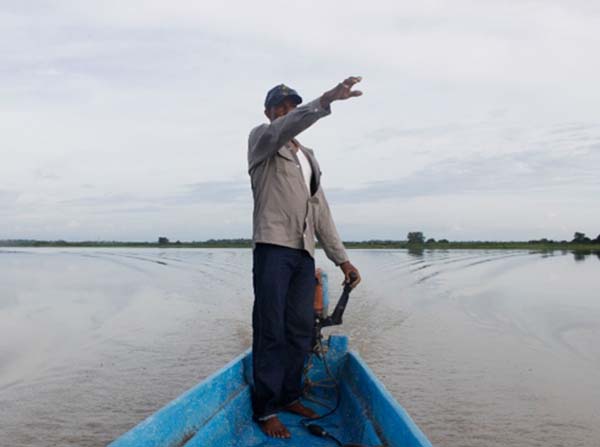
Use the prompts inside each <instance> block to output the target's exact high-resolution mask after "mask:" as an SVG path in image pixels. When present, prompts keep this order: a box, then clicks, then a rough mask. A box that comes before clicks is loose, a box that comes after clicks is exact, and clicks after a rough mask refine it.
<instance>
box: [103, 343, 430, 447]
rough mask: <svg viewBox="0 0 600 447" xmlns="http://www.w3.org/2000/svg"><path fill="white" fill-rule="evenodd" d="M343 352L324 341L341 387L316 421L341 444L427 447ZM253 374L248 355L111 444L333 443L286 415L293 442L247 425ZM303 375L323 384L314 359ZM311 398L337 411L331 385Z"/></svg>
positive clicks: (268, 446)
mask: <svg viewBox="0 0 600 447" xmlns="http://www.w3.org/2000/svg"><path fill="white" fill-rule="evenodd" d="M347 348H348V340H347V338H346V337H343V336H336V337H331V338H330V339H329V342H328V352H327V357H326V358H327V364H328V365H329V367H330V370H331V371H332V373H333V374H334V375H335V376H336V378H337V381H338V383H339V385H340V386H339V389H340V391H341V400H340V406H339V408H338V410H337V411H336V412H335V413H334V414H333V415H331V416H328V417H327V418H325V419H323V420H320V421H319V422H318V423H319V425H321V426H323V427H324V428H325V429H326V430H327V431H328V432H330V433H331V434H333V435H334V436H335V437H336V438H338V439H339V440H340V441H342V442H343V443H359V444H363V445H366V446H381V445H385V446H390V447H400V446H402V447H425V446H431V443H430V442H429V441H428V439H427V438H426V437H425V435H424V434H423V433H422V432H421V430H420V429H419V428H418V427H417V425H416V424H415V423H414V422H413V421H412V419H411V418H410V416H409V415H408V413H407V412H406V411H405V410H404V408H402V407H401V406H400V405H399V404H398V403H397V402H396V401H395V400H394V398H393V397H392V396H391V395H390V393H389V392H388V391H387V390H386V389H385V387H384V386H383V385H382V384H381V382H380V381H379V380H378V379H377V378H376V376H375V375H374V374H373V373H372V372H371V370H370V369H369V368H368V367H367V365H366V364H365V363H364V362H363V361H362V359H361V358H360V357H359V355H358V354H356V353H354V352H348V350H347ZM251 376H252V361H251V353H250V352H246V353H244V354H243V355H241V356H239V357H238V358H236V359H234V360H233V361H232V362H230V363H229V364H228V365H226V366H225V367H223V368H222V369H221V370H220V371H219V372H217V373H216V374H213V375H212V376H210V377H209V378H207V379H206V380H205V381H203V382H202V383H200V384H198V385H197V386H195V387H194V388H192V389H191V390H189V391H187V392H186V393H184V394H183V395H181V396H180V397H178V398H177V399H175V400H174V401H172V402H170V403H169V404H168V405H166V406H165V407H163V408H162V409H161V410H159V411H158V412H156V413H155V414H153V415H152V416H150V417H148V418H147V419H146V420H145V421H143V422H141V423H140V424H139V425H138V426H136V427H134V428H133V429H132V430H130V431H129V432H127V433H125V434H124V435H123V436H121V437H120V438H118V439H116V440H115V441H114V442H112V443H111V444H110V447H133V446H136V447H176V446H177V447H179V446H185V447H200V446H202V447H206V446H240V447H241V446H244V447H259V446H264V447H277V446H287V447H292V446H301V447H308V446H316V447H318V446H335V445H336V444H335V442H333V441H332V440H331V439H327V438H318V437H315V436H313V435H311V434H310V433H309V432H308V431H307V430H306V428H304V427H303V426H302V424H301V423H300V417H298V416H295V415H291V414H286V413H282V414H281V419H282V421H283V422H284V424H286V426H287V427H288V428H289V429H290V432H291V433H292V438H291V439H288V440H279V439H272V438H268V437H266V436H265V435H264V434H263V433H262V432H261V431H260V429H259V428H258V426H257V425H256V424H254V423H253V422H252V409H251V406H250V387H251ZM308 377H309V380H310V381H311V382H313V383H319V382H320V381H326V380H328V375H327V374H326V371H325V368H324V364H323V363H322V362H321V361H319V360H315V361H314V363H313V367H312V368H311V370H310V373H309V376H308ZM311 395H312V396H313V398H314V399H315V400H316V401H319V404H316V403H314V401H312V402H310V401H308V402H306V403H307V404H308V405H309V406H311V407H312V408H314V409H315V410H316V411H318V412H319V413H321V414H323V413H326V412H327V411H328V409H327V408H326V407H325V406H324V405H328V406H329V407H333V406H335V403H336V394H335V391H334V389H333V388H330V387H314V388H313V389H312V391H311ZM321 404H324V405H323V406H322V405H321Z"/></svg>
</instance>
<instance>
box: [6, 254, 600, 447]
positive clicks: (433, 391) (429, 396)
mask: <svg viewBox="0 0 600 447" xmlns="http://www.w3.org/2000/svg"><path fill="white" fill-rule="evenodd" d="M350 253H351V258H352V260H353V262H354V263H355V264H356V265H357V266H358V267H359V268H360V269H361V272H362V274H363V277H364V280H363V283H362V284H361V285H360V287H359V288H358V289H357V290H356V291H355V292H354V293H353V295H352V297H351V301H350V304H349V307H348V310H347V312H346V316H345V322H344V326H343V327H341V328H337V329H335V332H343V333H347V334H349V335H350V338H351V345H352V347H353V348H354V349H356V350H357V351H359V352H360V354H361V355H362V356H363V358H364V359H365V360H366V362H367V363H368V364H369V366H370V367H371V368H372V369H373V370H374V372H375V373H376V374H377V375H378V376H379V377H380V378H381V380H382V381H383V382H384V384H385V385H386V386H387V387H388V389H389V390H390V391H391V393H392V394H393V395H394V396H395V397H396V398H397V399H398V401H399V402H400V403H401V405H403V406H404V407H405V408H406V409H407V410H408V412H409V413H410V414H411V416H412V417H413V419H414V420H415V421H416V422H417V424H418V425H419V426H420V427H421V428H422V430H423V431H424V432H425V433H426V434H427V436H428V437H429V438H430V439H431V441H432V442H433V444H434V445H438V446H447V447H470V446H473V447H475V446H477V447H480V446H544V447H549V446H569V447H575V446H589V447H597V446H599V445H600V294H599V293H598V286H597V283H598V277H599V272H600V257H598V256H596V255H593V254H592V255H588V256H584V255H577V256H575V255H573V254H571V253H568V252H554V253H553V254H540V253H530V252H526V251H500V250H498V251H494V250H453V251H425V252H421V253H419V252H413V253H409V252H407V251H406V250H352V251H351V252H350ZM318 261H319V262H318V263H319V264H320V265H321V266H322V267H324V268H325V270H326V271H328V273H329V275H330V281H331V289H332V290H333V291H334V293H333V295H334V296H336V295H337V294H338V292H339V291H340V290H339V288H338V284H339V282H340V281H341V279H342V278H341V274H340V273H339V272H338V271H337V270H336V269H335V267H334V266H333V265H332V264H331V263H329V262H328V261H326V259H325V258H324V256H323V255H322V253H318ZM250 272H251V252H250V250H229V249H217V250H202V249H181V250H177V249H169V250H159V249H18V248H16V249H6V248H2V249H0V445H1V446H11V447H19V446H83V447H86V446H103V445H106V444H107V443H108V442H110V441H111V440H112V439H114V438H115V437H117V436H118V435H120V434H121V433H123V432H124V431H126V430H127V429H129V428H130V427H132V426H133V425H135V424H136V423H137V422H139V421H141V420H142V419H143V418H144V417H146V416H148V415H149V414H151V413H153V412H154V411H155V410H156V409H158V408H160V407H161V406H162V405H164V404H165V403H167V402H169V401H170V400H172V399H173V398H175V397H177V396H178V395H179V394H181V393H182V392H183V391H185V390H186V389H188V388H190V387H191V386H193V385H195V384H196V383H197V382H199V381H200V380H202V379H203V378H205V377H206V376H207V375H209V374H210V373H212V372H214V371H216V370H217V369H219V368H220V367H221V366H222V365H223V364H225V363H226V362H228V361H229V360H230V359H231V358H232V357H233V356H235V355H237V354H239V353H240V352H242V351H243V350H244V349H246V348H247V347H248V346H249V344H250V341H251V328H250V312H251V307H252V294H251V277H250Z"/></svg>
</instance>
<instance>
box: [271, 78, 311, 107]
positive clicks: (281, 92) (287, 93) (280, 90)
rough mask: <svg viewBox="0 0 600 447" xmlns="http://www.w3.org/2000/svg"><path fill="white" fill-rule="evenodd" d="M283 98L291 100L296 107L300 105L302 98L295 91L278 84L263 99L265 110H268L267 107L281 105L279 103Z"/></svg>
mask: <svg viewBox="0 0 600 447" xmlns="http://www.w3.org/2000/svg"><path fill="white" fill-rule="evenodd" d="M285 98H292V99H293V100H294V101H295V102H296V105H298V104H300V103H302V97H301V96H300V95H299V94H298V92H297V91H296V90H294V89H293V88H290V87H288V86H287V85H285V84H279V85H276V86H275V87H273V88H272V89H271V90H269V92H268V93H267V97H266V98H265V108H266V109H268V108H269V107H273V106H276V105H278V104H281V101H283V100H284V99H285Z"/></svg>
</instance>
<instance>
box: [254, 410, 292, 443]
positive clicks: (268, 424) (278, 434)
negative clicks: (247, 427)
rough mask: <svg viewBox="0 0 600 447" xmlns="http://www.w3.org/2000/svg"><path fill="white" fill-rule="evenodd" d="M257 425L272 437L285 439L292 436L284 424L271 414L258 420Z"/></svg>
mask: <svg viewBox="0 0 600 447" xmlns="http://www.w3.org/2000/svg"><path fill="white" fill-rule="evenodd" d="M258 426H259V427H260V429H261V430H262V431H263V432H264V433H265V435H267V436H270V437H272V438H281V439H287V438H291V437H292V435H291V434H290V432H289V431H288V429H287V428H286V426H285V425H283V424H282V423H281V421H280V420H279V418H278V417H277V416H273V417H272V418H269V419H266V420H264V421H258Z"/></svg>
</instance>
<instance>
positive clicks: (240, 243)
mask: <svg viewBox="0 0 600 447" xmlns="http://www.w3.org/2000/svg"><path fill="white" fill-rule="evenodd" d="M344 245H345V246H346V248H349V249H408V250H460V249H508V250H517V249H519V250H536V251H553V250H567V251H569V250H576V251H594V252H596V251H598V252H600V244H597V243H573V242H544V243H540V242H537V241H531V242H522V241H512V242H495V241H466V242H462V241H461V242H457V241H455V242H429V243H423V244H409V243H408V242H406V241H388V240H386V241H383V240H373V241H347V242H344ZM0 247H5V248H6V247H13V248H15V247H28V248H36V247H40V248H42V247H65V248H66V247H72V248H78V247H79V248H86V247H87V248H251V247H252V241H251V240H249V239H219V240H208V241H200V242H197V241H194V242H179V241H177V242H169V243H162V244H159V243H158V242H119V241H75V242H69V241H62V240H60V241H37V240H0ZM317 247H319V248H320V245H317Z"/></svg>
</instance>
